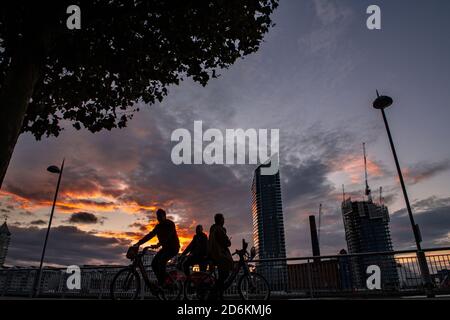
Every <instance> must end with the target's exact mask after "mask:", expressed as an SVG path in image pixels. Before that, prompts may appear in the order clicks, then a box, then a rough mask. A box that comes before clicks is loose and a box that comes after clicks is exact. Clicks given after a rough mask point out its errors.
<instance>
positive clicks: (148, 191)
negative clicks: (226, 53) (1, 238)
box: [0, 0, 450, 266]
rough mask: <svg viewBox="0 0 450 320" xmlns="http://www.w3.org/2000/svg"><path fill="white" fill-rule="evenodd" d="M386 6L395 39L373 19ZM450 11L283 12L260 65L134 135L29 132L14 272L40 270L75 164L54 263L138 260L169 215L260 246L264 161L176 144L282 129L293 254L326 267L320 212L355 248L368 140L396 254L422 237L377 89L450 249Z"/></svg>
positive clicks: (223, 78) (330, 237) (20, 162)
mask: <svg viewBox="0 0 450 320" xmlns="http://www.w3.org/2000/svg"><path fill="white" fill-rule="evenodd" d="M372 4H377V5H379V6H380V8H381V27H382V28H381V30H368V29H367V27H366V19H367V18H368V15H367V14H366V9H367V7H368V6H369V5H372ZM448 12H450V2H448V1H446V0H427V1H424V0H421V1H418V0H414V1H411V0H397V1H381V0H379V1H376V3H375V2H373V1H365V0H301V1H294V0H281V1H280V6H279V7H278V9H277V10H276V12H275V13H274V14H273V20H274V22H275V23H276V25H275V26H274V27H273V28H272V29H270V31H269V33H268V34H267V35H266V36H265V39H264V43H263V44H262V46H261V48H260V50H259V51H258V52H257V53H254V54H252V55H249V56H246V57H245V58H244V59H241V60H239V61H238V62H236V63H235V64H234V65H233V66H231V67H230V68H229V69H228V70H222V71H221V72H220V76H219V78H218V79H213V80H211V81H210V82H209V83H208V85H207V86H206V87H202V86H201V85H198V84H195V83H194V82H193V81H191V80H189V79H185V81H183V82H182V83H181V84H180V85H179V86H174V87H171V88H169V95H168V96H167V97H166V98H165V99H164V101H163V102H162V103H158V104H155V105H142V106H141V107H140V110H141V111H140V112H139V113H137V114H136V115H135V117H134V118H133V120H132V121H130V122H129V124H128V127H127V128H124V129H120V130H119V129H116V130H112V131H105V132H100V133H96V134H92V133H89V132H88V131H86V130H81V131H76V130H75V129H73V128H72V127H71V126H70V125H69V124H68V125H67V126H66V128H65V130H64V131H63V132H62V134H61V135H60V136H59V137H58V138H47V139H43V140H42V141H35V140H34V138H33V137H32V136H31V135H29V134H22V135H21V136H20V138H19V141H18V143H17V146H16V149H15V151H14V155H13V158H12V160H11V164H10V166H9V169H8V173H7V176H6V179H5V182H4V184H3V188H2V190H1V191H0V214H5V215H7V216H8V226H9V229H10V231H11V233H12V239H11V244H10V250H9V253H8V257H7V260H6V264H7V265H21V266H29V265H36V264H37V263H38V260H39V256H40V252H41V248H42V244H43V241H44V237H45V228H46V224H47V222H48V218H49V213H50V209H51V202H52V199H53V194H54V189H55V185H56V181H57V176H56V175H53V174H51V173H48V172H47V171H46V168H47V167H48V166H49V165H51V164H56V165H59V164H60V162H61V161H62V159H63V158H65V159H66V165H65V168H64V174H63V178H62V182H61V189H60V194H59V198H58V202H57V207H56V211H55V217H54V221H53V227H52V230H51V233H50V238H49V242H48V247H47V253H46V263H48V264H53V265H61V266H65V265H69V264H78V265H82V264H116V263H125V262H126V260H125V257H124V254H125V252H126V248H127V246H128V245H130V244H131V243H132V242H133V241H135V240H137V239H139V238H140V237H142V236H143V235H144V234H145V233H146V232H148V231H149V230H151V228H152V227H153V225H154V224H155V215H154V210H155V209H156V208H158V207H163V208H165V209H166V210H167V212H168V215H169V217H170V218H171V219H173V220H174V221H175V222H176V224H177V227H178V233H179V235H180V239H181V242H182V244H183V245H186V244H187V243H188V241H189V239H190V238H191V237H192V235H193V233H194V232H195V231H194V229H195V226H196V225H197V224H203V225H204V226H205V229H206V230H209V226H210V225H211V224H212V223H213V216H214V214H215V213H217V212H222V213H223V214H224V215H225V219H226V227H227V230H228V233H229V235H230V236H231V237H232V249H233V250H234V248H237V247H239V245H240V242H241V239H243V238H245V239H247V240H250V241H251V238H252V235H251V232H252V220H251V208H250V206H251V191H250V188H251V182H252V177H253V170H254V169H255V166H254V165H179V166H177V165H175V164H173V163H172V161H171V158H170V154H171V150H172V148H173V146H174V145H175V143H174V142H172V141H171V140H170V137H171V133H172V132H173V131H174V130H175V129H178V128H186V129H188V130H189V131H191V132H192V131H193V125H194V121H196V120H201V121H203V126H204V128H205V129H206V128H217V129H219V130H225V129H228V128H231V129H237V128H243V129H249V128H255V129H279V132H280V177H281V183H282V185H281V190H282V200H283V213H284V223H285V234H286V246H287V254H288V256H290V257H294V256H307V255H311V243H310V234H309V225H308V216H309V215H310V214H316V215H317V213H318V208H319V204H322V206H323V216H322V221H321V231H320V232H321V236H320V239H321V251H322V254H337V253H338V252H339V250H340V249H342V248H346V244H345V235H344V227H343V223H342V216H341V211H340V203H341V201H342V184H344V185H345V192H346V195H347V196H351V197H352V199H354V200H363V199H364V167H363V156H362V143H363V142H365V143H366V147H367V155H368V174H369V184H370V186H371V188H372V190H373V195H374V198H375V199H378V197H379V192H378V189H379V187H382V188H383V197H384V202H385V204H386V205H387V206H388V207H389V211H390V217H391V221H390V229H391V236H392V239H393V245H394V249H396V250H401V249H414V240H413V236H412V232H411V227H410V224H409V220H408V217H407V214H406V210H405V208H404V207H405V205H404V200H403V197H402V194H401V189H400V185H399V182H398V179H397V176H396V169H395V164H394V160H393V157H392V153H391V150H390V146H389V142H388V138H387V135H386V131H385V128H384V125H383V121H382V118H381V114H380V112H379V111H378V110H375V109H373V108H372V106H371V105H372V102H373V100H374V99H375V98H376V92H375V90H377V89H378V90H379V91H380V92H381V93H382V94H386V95H389V96H391V97H393V99H394V104H393V106H392V107H390V108H389V109H387V110H386V114H387V117H388V120H389V123H390V126H391V131H392V134H393V137H394V141H395V143H396V147H397V152H398V155H399V158H400V163H401V165H402V169H403V173H404V175H405V180H406V185H407V189H408V193H409V196H410V199H411V202H412V205H413V211H414V215H415V218H416V222H417V223H418V224H419V225H420V227H421V231H422V237H423V241H424V242H423V247H425V248H427V247H438V246H450V188H449V187H450V148H449V145H448V138H449V137H450V126H449V120H450V108H449V107H448V101H450V90H449V83H450V81H449V80H450V79H449V78H450V60H449V59H448V57H449V56H450V38H449V37H448V34H449V32H450V19H448V14H447V13H448Z"/></svg>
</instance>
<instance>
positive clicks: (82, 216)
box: [68, 212, 99, 224]
mask: <svg viewBox="0 0 450 320" xmlns="http://www.w3.org/2000/svg"><path fill="white" fill-rule="evenodd" d="M68 222H69V223H79V224H95V223H98V222H99V219H98V218H97V216H96V215H95V214H92V213H89V212H76V213H72V214H71V215H70V218H69V220H68Z"/></svg>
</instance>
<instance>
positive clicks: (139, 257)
mask: <svg viewBox="0 0 450 320" xmlns="http://www.w3.org/2000/svg"><path fill="white" fill-rule="evenodd" d="M146 252H147V251H146V250H145V249H144V250H143V251H142V252H140V253H138V254H137V255H136V257H135V258H134V259H133V262H132V263H131V264H130V265H129V267H130V268H133V269H134V270H136V269H137V270H139V272H140V273H141V275H142V278H143V279H144V283H145V285H146V286H147V287H149V288H151V289H158V286H157V285H156V284H154V283H152V282H151V280H150V278H149V276H148V273H147V270H146V269H145V266H144V264H143V263H142V257H143V256H144V255H145V253H146Z"/></svg>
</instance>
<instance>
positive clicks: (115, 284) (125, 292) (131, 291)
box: [110, 268, 141, 300]
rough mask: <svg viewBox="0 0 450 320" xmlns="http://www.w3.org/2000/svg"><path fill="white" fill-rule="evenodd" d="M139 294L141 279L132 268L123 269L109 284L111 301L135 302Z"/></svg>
mask: <svg viewBox="0 0 450 320" xmlns="http://www.w3.org/2000/svg"><path fill="white" fill-rule="evenodd" d="M140 292H141V278H140V276H139V273H138V272H137V271H136V270H135V269H133V268H125V269H122V270H120V271H119V272H117V274H116V275H115V276H114V278H113V280H112V282H111V288H110V294H111V299H112V300H135V299H137V298H138V296H139V293H140Z"/></svg>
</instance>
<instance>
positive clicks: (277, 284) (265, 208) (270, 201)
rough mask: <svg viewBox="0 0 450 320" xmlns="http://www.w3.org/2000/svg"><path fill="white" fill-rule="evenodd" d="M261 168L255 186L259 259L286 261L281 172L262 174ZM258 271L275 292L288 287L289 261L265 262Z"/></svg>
mask: <svg viewBox="0 0 450 320" xmlns="http://www.w3.org/2000/svg"><path fill="white" fill-rule="evenodd" d="M264 166H267V167H268V166H270V164H263V165H260V166H259V167H258V168H256V170H255V174H254V176H253V183H252V217H253V242H254V245H255V248H256V253H257V256H258V258H259V259H272V258H280V259H286V244H285V237H284V222H283V209H282V203H281V186H280V173H279V172H277V173H276V174H274V175H261V167H264ZM257 269H258V272H260V273H261V274H263V275H264V276H265V277H266V279H267V280H268V281H269V284H270V285H271V287H272V288H273V290H284V289H285V288H286V284H287V264H286V261H280V262H271V263H262V264H260V265H259V266H257Z"/></svg>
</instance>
